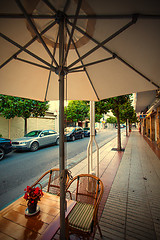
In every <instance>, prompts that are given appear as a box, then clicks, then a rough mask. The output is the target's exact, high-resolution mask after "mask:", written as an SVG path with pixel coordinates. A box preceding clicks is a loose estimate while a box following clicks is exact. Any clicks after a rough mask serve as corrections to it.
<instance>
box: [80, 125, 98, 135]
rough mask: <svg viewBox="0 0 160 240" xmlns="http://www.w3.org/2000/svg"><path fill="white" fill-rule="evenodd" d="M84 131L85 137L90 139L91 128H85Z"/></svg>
mask: <svg viewBox="0 0 160 240" xmlns="http://www.w3.org/2000/svg"><path fill="white" fill-rule="evenodd" d="M83 131H84V136H85V137H90V128H89V127H85V128H83ZM96 134H97V131H96V129H95V136H96Z"/></svg>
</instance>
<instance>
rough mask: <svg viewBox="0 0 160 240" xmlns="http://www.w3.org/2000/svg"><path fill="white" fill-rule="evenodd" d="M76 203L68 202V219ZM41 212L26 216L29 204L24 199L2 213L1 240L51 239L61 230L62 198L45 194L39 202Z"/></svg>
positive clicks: (0, 218) (0, 212) (20, 199)
mask: <svg viewBox="0 0 160 240" xmlns="http://www.w3.org/2000/svg"><path fill="white" fill-rule="evenodd" d="M75 204H76V202H75V201H73V200H67V211H66V217H67V216H68V214H69V213H70V212H71V210H72V208H73V207H74V206H75ZM38 205H39V206H40V212H39V213H37V214H36V215H34V216H26V215H25V209H26V208H27V202H26V200H25V199H24V198H23V197H22V198H19V199H18V200H16V201H15V202H13V203H12V204H10V205H9V206H8V207H6V208H5V209H3V210H1V211H0V239H3V240H6V239H7V240H9V239H12V240H13V239H21V240H24V239H25V240H26V239H29V240H32V239H34V240H35V239H45V240H47V239H51V238H52V237H53V236H54V235H55V234H56V232H57V231H58V229H59V228H60V197H59V196H55V195H53V194H49V193H44V196H43V198H41V201H39V202H38Z"/></svg>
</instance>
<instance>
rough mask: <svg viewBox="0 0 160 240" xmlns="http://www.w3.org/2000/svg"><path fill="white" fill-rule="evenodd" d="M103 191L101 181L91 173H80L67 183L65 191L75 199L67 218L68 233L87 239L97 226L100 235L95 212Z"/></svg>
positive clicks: (96, 212)
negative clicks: (75, 202)
mask: <svg viewBox="0 0 160 240" xmlns="http://www.w3.org/2000/svg"><path fill="white" fill-rule="evenodd" d="M73 189H75V190H74V191H73ZM103 191H104V187H103V183H102V181H101V180H100V179H99V178H98V177H96V176H94V175H91V174H80V175H78V176H76V177H74V178H73V179H72V180H71V181H70V182H69V183H68V186H67V192H71V195H72V199H74V200H76V201H77V204H76V205H75V207H74V208H73V210H72V211H71V213H70V214H69V216H68V219H67V221H68V222H67V226H68V234H69V235H70V234H76V235H78V236H82V237H83V239H85V238H87V239H89V237H90V236H91V234H92V233H93V236H94V234H95V230H96V226H97V227H98V230H99V233H100V235H101V237H102V233H101V230H100V226H99V224H98V217H97V214H98V207H99V204H100V201H101V198H102V195H103Z"/></svg>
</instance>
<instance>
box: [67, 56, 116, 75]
mask: <svg viewBox="0 0 160 240" xmlns="http://www.w3.org/2000/svg"><path fill="white" fill-rule="evenodd" d="M114 58H115V57H114V55H113V57H109V58H104V59H101V60H98V61H95V62H90V63H87V64H84V65H83V66H78V67H75V68H71V69H70V70H69V72H72V71H75V70H77V69H80V68H82V67H89V66H91V65H94V64H98V63H102V62H106V61H109V60H113V59H114Z"/></svg>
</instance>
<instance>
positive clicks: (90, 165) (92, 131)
mask: <svg viewBox="0 0 160 240" xmlns="http://www.w3.org/2000/svg"><path fill="white" fill-rule="evenodd" d="M93 141H94V142H95V145H96V150H97V177H99V147H98V144H97V142H96V140H95V102H94V101H90V141H89V144H88V147H87V158H88V173H91V172H90V171H93V157H92V155H93V153H92V145H93Z"/></svg>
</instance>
